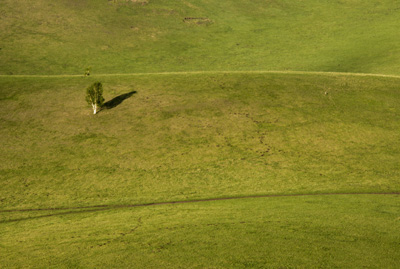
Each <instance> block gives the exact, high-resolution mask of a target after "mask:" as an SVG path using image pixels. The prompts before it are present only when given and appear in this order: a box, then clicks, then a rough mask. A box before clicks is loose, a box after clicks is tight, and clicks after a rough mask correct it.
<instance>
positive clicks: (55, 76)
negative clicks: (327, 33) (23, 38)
mask: <svg viewBox="0 0 400 269" xmlns="http://www.w3.org/2000/svg"><path fill="white" fill-rule="evenodd" d="M196 74H293V75H327V76H359V77H386V78H399V79H400V75H389V74H376V73H352V72H331V71H329V72H328V71H327V72H324V71H278V70H247V71H246V70H244V71H223V70H220V71H171V72H168V71H167V72H148V73H146V72H141V73H110V74H92V75H91V76H90V77H113V76H145V75H196ZM1 77H10V78H11V77H21V78H24V77H26V78H68V77H85V76H84V75H76V74H75V75H74V74H70V75H68V74H64V75H62V74H61V75H0V78H1Z"/></svg>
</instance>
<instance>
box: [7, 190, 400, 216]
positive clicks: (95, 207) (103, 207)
mask: <svg viewBox="0 0 400 269" xmlns="http://www.w3.org/2000/svg"><path fill="white" fill-rule="evenodd" d="M334 195H400V192H386V193H385V192H383V193H379V192H376V193H374V192H365V193H362V192H360V193H357V192H353V193H352V192H349V193H303V194H266V195H247V196H230V197H217V198H205V199H194V200H180V201H166V202H153V203H151V202H150V203H142V204H116V205H93V206H81V207H55V208H27V209H5V210H0V213H7V212H10V213H11V212H29V211H61V210H79V209H85V210H89V211H97V210H109V209H117V208H130V207H148V206H159V205H174V204H190V203H202V202H213V201H227V200H242V199H256V198H278V197H305V196H334Z"/></svg>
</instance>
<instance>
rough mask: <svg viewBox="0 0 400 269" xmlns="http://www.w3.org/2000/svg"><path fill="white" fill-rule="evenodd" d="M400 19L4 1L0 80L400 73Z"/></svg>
mask: <svg viewBox="0 0 400 269" xmlns="http://www.w3.org/2000/svg"><path fill="white" fill-rule="evenodd" d="M399 10H400V4H399V3H398V2H397V1H392V0H385V1H377V0H373V1H359V0H348V1H319V0H307V1H289V0H280V1H276V0H269V1H265V0H255V1H238V0H226V1H210V0H196V1H195V0H185V1H161V0H138V1H127V0H112V1H111V0H110V1H108V0H80V1H75V0H74V1H71V0H59V1H57V2H54V1H49V0H38V1H34V2H32V1H28V0H19V1H12V0H3V1H2V3H1V5H0V19H1V22H2V23H1V25H0V48H1V50H0V74H83V72H84V70H85V69H86V68H87V67H89V66H90V67H92V70H93V73H98V74H99V73H133V72H156V71H189V70H309V71H310V70H311V71H344V72H370V73H385V74H399V70H400V64H399V63H400V47H399V44H400V36H399V35H398V29H399V28H400V18H399V16H400V15H399ZM185 18H202V19H200V20H194V19H189V20H185Z"/></svg>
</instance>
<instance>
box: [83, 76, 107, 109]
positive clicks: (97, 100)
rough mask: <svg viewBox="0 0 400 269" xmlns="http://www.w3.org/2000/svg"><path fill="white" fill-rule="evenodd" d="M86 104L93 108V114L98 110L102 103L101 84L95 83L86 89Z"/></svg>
mask: <svg viewBox="0 0 400 269" xmlns="http://www.w3.org/2000/svg"><path fill="white" fill-rule="evenodd" d="M86 102H88V104H89V105H91V106H92V108H93V114H96V113H97V111H99V110H100V108H101V106H102V105H103V103H104V98H103V85H102V84H101V82H95V83H93V84H92V85H91V86H89V87H88V88H87V89H86Z"/></svg>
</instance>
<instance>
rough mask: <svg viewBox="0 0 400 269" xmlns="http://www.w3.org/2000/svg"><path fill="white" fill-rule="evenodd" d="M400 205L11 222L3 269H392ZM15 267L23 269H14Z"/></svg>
mask: <svg viewBox="0 0 400 269" xmlns="http://www.w3.org/2000/svg"><path fill="white" fill-rule="evenodd" d="M399 204H400V201H399V196H398V195H397V196H356V197H354V196H322V197H318V196H315V197H279V198H263V199H250V200H237V201H233V200H231V201H218V202H215V201H214V202H208V203H198V204H181V205H164V206H154V207H144V208H128V209H124V208H121V209H114V210H106V211H103V210H100V211H94V212H93V210H96V209H93V208H92V209H86V210H85V209H81V210H72V211H71V210H65V211H57V212H50V211H42V212H22V213H21V212H14V213H13V214H12V216H11V217H10V213H9V217H8V218H7V220H6V221H5V222H3V223H0V225H1V226H0V227H1V229H0V250H1V251H0V264H1V265H3V267H6V268H7V267H46V268H49V267H51V268H110V267H112V268H189V267H190V268H194V267H196V268H210V267H211V268H266V267H267V268H294V267H296V268H298V267H299V268H320V267H323V268H363V267H367V268H397V267H398V260H399V259H400V252H399V251H398V250H399V241H400V234H399V230H400V221H399ZM22 265H23V266H22Z"/></svg>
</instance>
